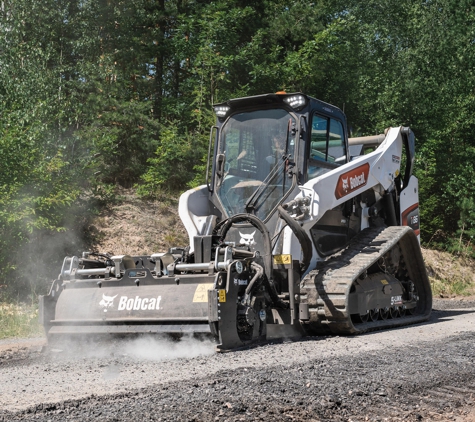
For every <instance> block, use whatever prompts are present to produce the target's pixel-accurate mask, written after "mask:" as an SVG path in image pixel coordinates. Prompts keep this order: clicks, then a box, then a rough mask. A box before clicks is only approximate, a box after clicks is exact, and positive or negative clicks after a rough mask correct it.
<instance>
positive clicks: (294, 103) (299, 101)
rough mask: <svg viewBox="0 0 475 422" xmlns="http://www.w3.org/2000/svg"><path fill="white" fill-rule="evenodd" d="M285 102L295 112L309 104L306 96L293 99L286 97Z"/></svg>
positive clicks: (296, 96)
mask: <svg viewBox="0 0 475 422" xmlns="http://www.w3.org/2000/svg"><path fill="white" fill-rule="evenodd" d="M284 101H285V102H286V103H287V104H288V105H289V106H290V107H292V108H293V109H295V110H298V109H300V108H302V107H304V106H305V104H306V103H307V100H306V98H305V96H304V95H292V96H291V97H285V98H284Z"/></svg>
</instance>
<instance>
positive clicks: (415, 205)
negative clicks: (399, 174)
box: [400, 176, 421, 242]
mask: <svg viewBox="0 0 475 422" xmlns="http://www.w3.org/2000/svg"><path fill="white" fill-rule="evenodd" d="M400 209H401V220H400V221H401V226H409V227H411V228H412V229H413V230H414V232H415V233H416V235H417V238H418V239H419V242H420V232H421V231H420V217H419V182H418V180H417V178H416V177H415V176H411V178H410V179H409V183H408V185H407V186H406V188H405V189H404V190H403V191H401V195H400Z"/></svg>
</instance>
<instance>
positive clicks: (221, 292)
mask: <svg viewBox="0 0 475 422" xmlns="http://www.w3.org/2000/svg"><path fill="white" fill-rule="evenodd" d="M218 293H219V302H220V303H223V302H226V290H224V289H219V290H218Z"/></svg>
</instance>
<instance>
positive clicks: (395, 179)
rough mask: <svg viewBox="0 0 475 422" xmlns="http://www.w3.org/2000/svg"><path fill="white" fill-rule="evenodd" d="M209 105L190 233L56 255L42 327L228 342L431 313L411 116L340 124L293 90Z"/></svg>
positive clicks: (326, 108)
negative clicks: (134, 249) (375, 130)
mask: <svg viewBox="0 0 475 422" xmlns="http://www.w3.org/2000/svg"><path fill="white" fill-rule="evenodd" d="M215 113H216V116H217V123H216V125H215V126H213V127H212V129H211V134H210V148H209V156H208V169H207V174H206V180H207V184H206V185H203V186H201V187H199V188H196V189H192V190H190V191H187V192H185V193H184V194H183V195H182V196H181V197H180V203H179V214H180V218H181V220H182V222H183V224H184V226H185V228H186V230H187V232H188V235H189V245H188V246H186V247H176V248H171V249H170V250H169V251H168V252H166V253H154V254H151V255H147V256H145V255H144V256H134V257H131V256H127V255H109V254H100V253H91V252H84V253H83V254H82V256H81V257H77V256H73V257H66V258H65V259H64V262H63V266H62V268H61V272H60V274H59V277H58V278H57V279H56V280H55V281H54V282H53V284H52V287H51V290H50V293H49V294H48V295H45V296H42V297H40V319H41V322H42V324H43V325H44V328H45V331H46V334H47V337H48V339H49V340H54V339H56V338H63V337H66V336H68V337H69V336H77V337H80V338H82V337H85V336H89V335H94V334H98V335H108V334H118V335H125V334H145V333H155V334H160V333H163V334H170V335H183V334H186V333H190V334H196V335H198V334H206V335H210V336H213V337H214V338H215V339H216V341H217V344H218V349H220V350H229V349H234V348H239V347H244V346H248V345H251V344H259V343H262V342H266V341H269V340H271V339H282V338H295V337H300V336H305V335H318V334H328V333H335V334H339V335H341V334H358V333H363V332H367V331H371V330H377V329H383V328H390V327H397V326H401V325H406V324H413V323H418V322H422V321H425V320H427V319H428V317H429V315H430V311H431V307H432V296H431V289H430V284H429V280H428V277H427V273H426V270H425V266H424V262H423V259H422V254H421V250H420V246H419V202H418V182H417V179H416V178H415V177H414V176H413V175H412V168H413V163H414V144H415V139H414V135H413V133H412V132H411V130H410V129H409V128H407V127H396V128H389V129H387V130H386V132H385V134H384V135H377V136H370V137H362V138H348V135H347V125H346V118H345V116H344V114H343V113H342V112H341V111H340V110H339V109H338V108H336V107H334V106H332V105H330V104H326V103H324V102H322V101H319V100H317V99H314V98H311V97H309V96H306V95H304V94H301V93H294V94H287V93H276V94H266V95H259V96H254V97H247V98H239V99H233V100H229V101H227V102H225V103H222V104H217V105H216V106H215Z"/></svg>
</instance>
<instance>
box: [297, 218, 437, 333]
mask: <svg viewBox="0 0 475 422" xmlns="http://www.w3.org/2000/svg"><path fill="white" fill-rule="evenodd" d="M398 243H399V247H400V249H401V252H402V255H403V258H404V262H405V267H406V270H407V273H408V276H409V278H410V279H411V280H412V281H413V282H414V283H415V285H416V290H417V293H418V295H419V302H418V305H417V307H416V312H415V314H414V315H409V316H404V317H399V318H394V319H387V320H377V321H369V322H366V323H358V324H356V325H355V324H353V322H352V320H351V316H350V315H349V314H348V312H347V309H348V299H349V293H350V288H351V285H352V284H353V282H354V281H355V280H356V279H357V278H358V277H359V276H360V275H361V274H363V273H364V272H365V271H366V270H367V269H368V268H369V267H371V266H372V265H373V264H374V263H376V262H377V261H378V260H379V258H380V257H381V256H383V255H384V254H385V253H386V252H388V251H389V250H390V249H391V248H393V247H395V246H396V245H397V244H398ZM300 293H301V297H302V302H304V303H305V302H307V303H308V305H309V315H310V320H309V321H302V325H303V326H304V327H305V328H306V329H307V330H308V331H309V333H311V334H325V333H328V332H332V333H334V334H339V335H342V334H343V335H344V334H359V333H364V332H368V331H374V330H380V329H384V328H390V327H399V326H403V325H409V324H415V323H418V322H422V321H425V320H427V319H428V318H429V316H430V312H431V309H432V293H431V289H430V283H429V279H428V277H427V273H426V269H425V266H424V261H423V259H422V253H421V251H420V247H419V242H418V240H417V237H416V236H415V234H414V232H413V231H412V229H410V228H409V227H403V226H391V227H386V228H385V227H379V228H370V229H365V230H363V231H362V232H361V233H359V234H358V235H357V236H356V237H355V238H354V239H353V240H352V241H351V242H350V245H349V246H348V247H347V248H346V249H345V250H344V251H343V252H341V253H340V254H339V255H337V256H335V257H332V258H331V259H330V260H328V261H326V262H325V267H324V268H323V269H321V270H314V271H311V272H310V273H308V274H307V275H306V276H305V277H304V279H303V280H302V282H301V286H300Z"/></svg>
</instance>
